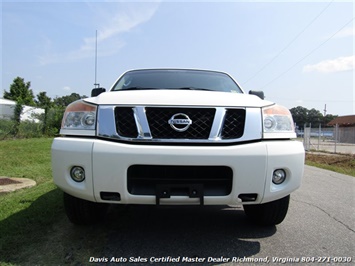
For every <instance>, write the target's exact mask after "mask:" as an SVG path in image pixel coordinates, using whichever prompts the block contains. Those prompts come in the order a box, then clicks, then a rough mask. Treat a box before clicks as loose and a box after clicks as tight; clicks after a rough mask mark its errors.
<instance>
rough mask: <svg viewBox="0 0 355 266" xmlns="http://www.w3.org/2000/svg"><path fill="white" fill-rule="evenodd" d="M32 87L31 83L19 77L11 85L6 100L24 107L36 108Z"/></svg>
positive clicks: (6, 93) (5, 95)
mask: <svg viewBox="0 0 355 266" xmlns="http://www.w3.org/2000/svg"><path fill="white" fill-rule="evenodd" d="M30 87H31V82H29V81H28V82H25V80H24V79H23V78H20V77H17V78H15V79H14V80H13V83H12V84H11V85H10V91H9V92H7V91H5V92H4V99H8V100H13V101H15V102H18V103H20V104H22V105H30V106H34V100H33V99H34V96H33V91H32V90H31V89H30Z"/></svg>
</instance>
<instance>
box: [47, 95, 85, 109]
mask: <svg viewBox="0 0 355 266" xmlns="http://www.w3.org/2000/svg"><path fill="white" fill-rule="evenodd" d="M83 98H87V96H85V95H83V96H80V95H79V94H78V93H74V92H73V93H72V94H70V95H66V96H62V97H56V98H55V99H54V100H53V102H54V104H55V105H57V106H62V107H66V106H68V105H69V104H71V103H72V102H75V101H76V100H80V99H83Z"/></svg>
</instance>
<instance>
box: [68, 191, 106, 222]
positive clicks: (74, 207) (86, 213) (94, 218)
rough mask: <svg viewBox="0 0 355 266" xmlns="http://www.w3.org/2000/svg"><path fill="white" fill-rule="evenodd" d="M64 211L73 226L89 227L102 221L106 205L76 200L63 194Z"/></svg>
mask: <svg viewBox="0 0 355 266" xmlns="http://www.w3.org/2000/svg"><path fill="white" fill-rule="evenodd" d="M63 198H64V209H65V212H66V214H67V216H68V218H69V220H70V221H71V222H72V223H73V224H77V225H89V224H95V223H98V222H100V221H102V220H103V219H104V218H105V216H106V213H107V209H108V206H109V205H108V204H105V203H96V202H91V201H87V200H83V199H79V198H76V197H74V196H71V195H69V194H67V193H64V197H63Z"/></svg>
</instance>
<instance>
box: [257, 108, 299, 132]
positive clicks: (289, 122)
mask: <svg viewBox="0 0 355 266" xmlns="http://www.w3.org/2000/svg"><path fill="white" fill-rule="evenodd" d="M263 132H264V138H295V137H296V133H295V127H294V124H293V119H292V115H291V113H290V111H289V110H288V109H287V108H285V107H283V106H280V105H273V106H269V107H265V108H263Z"/></svg>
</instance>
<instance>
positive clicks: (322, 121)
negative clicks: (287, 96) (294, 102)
mask: <svg viewBox="0 0 355 266" xmlns="http://www.w3.org/2000/svg"><path fill="white" fill-rule="evenodd" d="M290 112H291V114H292V117H293V121H294V122H295V123H296V125H297V126H298V128H299V129H303V127H304V125H305V124H307V126H310V125H311V126H312V127H319V125H322V126H323V127H325V126H326V125H327V123H329V122H330V121H331V120H333V119H334V118H335V117H337V116H334V115H330V114H328V115H326V116H323V114H322V113H321V112H320V111H318V110H316V109H314V108H312V109H310V110H309V109H307V108H305V107H302V106H297V107H294V108H291V109H290Z"/></svg>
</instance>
